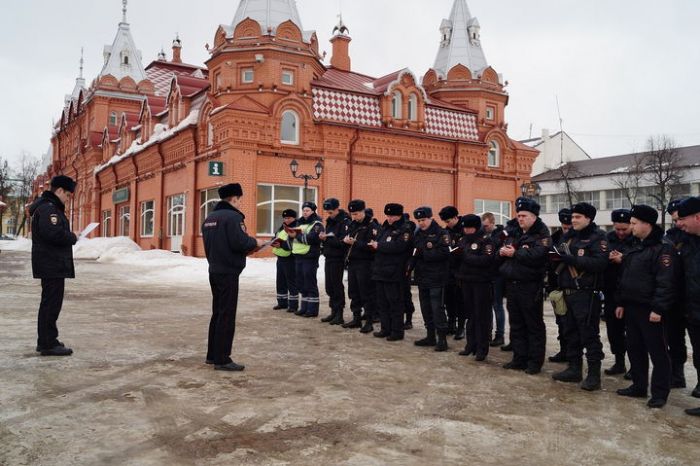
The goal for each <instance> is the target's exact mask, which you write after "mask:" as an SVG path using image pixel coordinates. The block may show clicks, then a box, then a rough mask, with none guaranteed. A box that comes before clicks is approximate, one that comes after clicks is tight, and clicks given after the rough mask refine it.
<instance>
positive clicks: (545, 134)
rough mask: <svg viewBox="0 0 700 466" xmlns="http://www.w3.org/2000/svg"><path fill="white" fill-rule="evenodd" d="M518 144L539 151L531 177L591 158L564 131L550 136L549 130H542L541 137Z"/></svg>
mask: <svg viewBox="0 0 700 466" xmlns="http://www.w3.org/2000/svg"><path fill="white" fill-rule="evenodd" d="M520 142H521V143H523V144H525V145H527V146H530V147H532V148H533V149H537V150H538V151H540V155H538V156H537V158H536V159H535V163H534V164H533V165H532V176H537V175H539V174H541V173H544V172H546V171H549V170H553V169H555V168H557V167H559V166H561V165H563V164H565V163H569V162H578V161H581V160H590V158H591V156H590V155H588V154H587V153H586V151H585V150H583V148H581V146H579V145H578V144H577V143H576V141H574V140H573V139H571V137H570V136H569V135H568V134H566V132H564V131H559V132H558V133H555V134H553V135H551V136H550V134H549V130H548V129H543V130H542V136H541V137H539V138H532V139H525V140H522V141H520Z"/></svg>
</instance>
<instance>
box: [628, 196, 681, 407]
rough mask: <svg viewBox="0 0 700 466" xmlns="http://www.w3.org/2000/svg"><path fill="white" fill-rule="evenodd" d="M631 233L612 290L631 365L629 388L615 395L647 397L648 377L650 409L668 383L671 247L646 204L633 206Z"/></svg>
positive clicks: (665, 392) (666, 390)
mask: <svg viewBox="0 0 700 466" xmlns="http://www.w3.org/2000/svg"><path fill="white" fill-rule="evenodd" d="M631 216H632V220H631V224H632V234H633V235H634V236H635V238H636V241H635V243H634V245H633V246H632V247H630V248H629V249H628V250H627V253H626V254H625V255H624V257H623V259H622V278H621V279H620V286H619V288H618V291H617V298H616V299H617V303H618V308H617V309H616V310H615V315H616V317H617V318H618V319H622V318H624V319H625V324H626V328H627V352H628V355H629V358H630V363H631V365H632V385H631V386H630V387H628V388H624V389H620V390H618V391H617V393H618V394H619V395H622V396H630V397H636V398H646V396H647V388H648V384H649V358H650V357H651V361H652V363H653V365H654V368H653V371H652V376H651V399H650V400H649V401H648V403H647V405H648V406H649V407H650V408H661V407H663V406H664V405H665V404H666V400H667V399H668V394H669V392H670V383H671V359H670V357H669V354H668V346H667V345H666V338H665V335H664V329H663V325H664V324H663V320H664V319H667V318H668V315H669V312H672V311H673V307H674V304H675V300H676V288H675V285H674V279H675V277H674V261H675V260H676V258H675V257H674V256H675V251H674V249H673V245H671V244H670V243H669V242H666V241H664V238H663V236H664V232H663V230H661V228H660V227H659V226H658V225H656V220H657V219H658V216H659V214H658V212H657V211H656V209H655V208H653V207H650V206H647V205H635V206H633V207H632V213H631Z"/></svg>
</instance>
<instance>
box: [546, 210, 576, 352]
mask: <svg viewBox="0 0 700 466" xmlns="http://www.w3.org/2000/svg"><path fill="white" fill-rule="evenodd" d="M558 215H559V224H560V225H561V230H557V231H556V232H554V234H552V245H553V246H558V245H560V244H561V243H562V238H563V237H564V235H565V234H567V233H568V232H569V230H571V209H566V208H565V209H561V210H560V211H559V214H558ZM559 263H560V262H558V261H554V260H552V261H549V264H547V294H549V293H551V292H552V291H554V290H556V289H557V288H558V287H559V278H558V277H557V273H556V270H557V267H558V266H559ZM554 319H555V321H556V323H557V339H558V340H559V352H558V353H557V354H555V355H554V356H550V357H549V362H566V361H567V359H566V336H565V333H566V329H565V322H566V318H565V317H564V316H560V315H557V314H555V315H554Z"/></svg>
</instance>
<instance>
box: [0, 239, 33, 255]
mask: <svg viewBox="0 0 700 466" xmlns="http://www.w3.org/2000/svg"><path fill="white" fill-rule="evenodd" d="M31 250H32V242H31V240H28V239H27V238H22V237H19V238H17V239H13V240H7V241H0V251H24V252H29V251H31Z"/></svg>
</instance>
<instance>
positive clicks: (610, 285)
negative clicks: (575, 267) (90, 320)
mask: <svg viewBox="0 0 700 466" xmlns="http://www.w3.org/2000/svg"><path fill="white" fill-rule="evenodd" d="M630 215H631V212H630V210H629V209H617V210H614V211H613V212H612V214H611V216H610V219H611V220H612V222H613V231H611V232H610V233H608V235H607V241H608V250H609V251H610V252H609V254H608V267H607V268H606V269H605V280H604V282H605V284H604V290H605V291H604V293H603V294H604V296H605V327H606V329H607V333H608V342H609V343H610V351H611V352H612V354H614V355H615V364H613V366H612V367H610V368H609V369H605V374H606V375H618V374H625V373H626V372H627V367H626V366H625V353H626V351H627V342H626V341H625V321H624V320H621V319H617V318H616V317H615V309H617V302H616V301H615V295H616V293H617V288H618V286H619V283H620V277H621V274H622V258H623V257H624V255H625V252H626V251H627V250H628V249H629V248H630V246H632V244H633V243H634V236H632V226H631V225H630ZM630 377H631V376H630Z"/></svg>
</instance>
